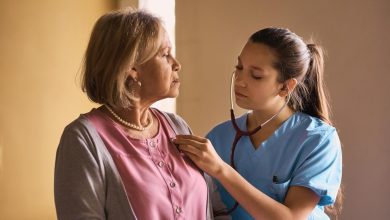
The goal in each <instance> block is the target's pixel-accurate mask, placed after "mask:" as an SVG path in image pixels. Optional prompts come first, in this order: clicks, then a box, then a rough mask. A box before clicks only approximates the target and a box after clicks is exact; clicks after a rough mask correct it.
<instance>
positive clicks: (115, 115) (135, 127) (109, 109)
mask: <svg viewBox="0 0 390 220" xmlns="http://www.w3.org/2000/svg"><path fill="white" fill-rule="evenodd" d="M104 107H106V108H107V109H108V111H109V112H110V113H111V114H112V115H113V116H114V117H115V118H116V119H117V120H118V121H119V122H120V123H122V124H123V125H125V126H126V127H128V128H131V129H134V130H137V131H144V130H145V129H147V128H149V127H150V126H151V125H152V124H153V119H150V118H148V124H147V125H146V126H144V127H143V126H138V125H136V124H133V123H130V122H128V121H125V120H124V119H122V118H121V117H119V115H117V114H116V113H115V112H114V111H113V110H112V109H111V108H110V107H108V105H104Z"/></svg>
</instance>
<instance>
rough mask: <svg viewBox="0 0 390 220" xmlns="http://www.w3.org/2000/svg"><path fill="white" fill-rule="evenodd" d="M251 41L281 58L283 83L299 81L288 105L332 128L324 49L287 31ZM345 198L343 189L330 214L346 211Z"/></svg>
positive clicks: (259, 33) (267, 33) (277, 30)
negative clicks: (325, 78) (343, 197)
mask: <svg viewBox="0 0 390 220" xmlns="http://www.w3.org/2000/svg"><path fill="white" fill-rule="evenodd" d="M249 40H250V42H253V43H262V44H265V45H267V46H268V47H270V48H271V49H272V50H273V52H274V53H275V55H276V58H277V60H276V62H275V63H274V64H273V65H274V67H275V69H276V70H278V72H279V76H278V81H279V82H281V83H283V82H285V81H286V80H289V79H292V78H295V79H297V81H298V84H297V86H296V88H295V89H294V91H292V93H291V99H290V101H289V103H288V105H289V106H290V107H291V108H292V109H294V110H296V111H301V112H304V113H306V114H308V115H311V116H313V117H316V118H319V119H321V120H323V121H325V122H326V123H328V124H330V125H331V124H332V122H331V119H330V106H329V103H328V95H327V90H326V87H325V84H324V79H323V75H324V57H323V50H322V48H321V47H320V46H318V45H316V44H314V43H310V44H306V43H305V42H304V41H303V40H302V38H301V37H299V36H298V35H296V34H295V33H293V32H291V31H290V30H288V29H284V28H265V29H262V30H260V31H257V32H256V33H254V34H253V35H252V36H251V37H250V38H249ZM342 196H343V195H342V188H340V190H339V192H338V194H337V198H336V202H335V204H334V205H333V206H328V207H327V208H326V211H327V213H328V214H330V215H332V216H336V217H337V215H338V214H339V213H340V211H341V208H342Z"/></svg>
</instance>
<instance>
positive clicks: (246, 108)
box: [236, 100, 253, 110]
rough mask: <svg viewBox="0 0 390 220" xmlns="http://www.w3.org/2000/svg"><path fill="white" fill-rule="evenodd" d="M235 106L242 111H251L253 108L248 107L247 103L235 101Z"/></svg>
mask: <svg viewBox="0 0 390 220" xmlns="http://www.w3.org/2000/svg"><path fill="white" fill-rule="evenodd" d="M236 105H237V106H238V107H240V108H242V109H245V110H252V109H253V107H252V106H251V105H249V104H248V103H245V102H242V101H240V100H236Z"/></svg>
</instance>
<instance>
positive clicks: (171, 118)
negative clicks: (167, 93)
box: [152, 108, 192, 134]
mask: <svg viewBox="0 0 390 220" xmlns="http://www.w3.org/2000/svg"><path fill="white" fill-rule="evenodd" d="M152 110H153V111H154V113H156V114H159V115H160V116H162V117H163V118H165V119H166V121H167V122H168V123H169V125H170V126H171V127H172V129H173V130H174V131H175V133H176V134H191V133H192V131H191V128H190V126H189V125H188V124H187V122H186V121H185V120H184V119H183V118H182V117H180V116H179V115H177V114H174V113H171V112H165V111H161V110H158V109H156V108H153V109H152Z"/></svg>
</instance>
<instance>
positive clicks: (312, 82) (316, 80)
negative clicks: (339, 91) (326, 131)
mask: <svg viewBox="0 0 390 220" xmlns="http://www.w3.org/2000/svg"><path fill="white" fill-rule="evenodd" d="M307 49H308V51H309V56H310V62H309V66H308V68H307V72H306V74H304V75H303V79H302V81H301V82H300V83H299V84H298V85H297V87H296V88H295V90H294V92H293V94H292V97H291V102H290V105H291V107H292V108H293V109H295V110H298V111H301V112H304V113H306V114H308V115H311V116H313V117H316V118H319V119H321V120H323V121H325V122H326V123H328V124H332V122H331V120H330V108H329V102H328V94H327V92H326V87H325V83H324V78H323V75H324V55H323V50H322V48H321V47H320V46H317V45H315V44H308V45H307Z"/></svg>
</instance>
